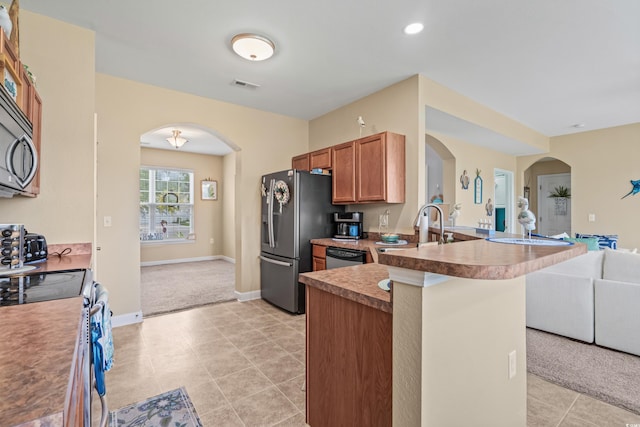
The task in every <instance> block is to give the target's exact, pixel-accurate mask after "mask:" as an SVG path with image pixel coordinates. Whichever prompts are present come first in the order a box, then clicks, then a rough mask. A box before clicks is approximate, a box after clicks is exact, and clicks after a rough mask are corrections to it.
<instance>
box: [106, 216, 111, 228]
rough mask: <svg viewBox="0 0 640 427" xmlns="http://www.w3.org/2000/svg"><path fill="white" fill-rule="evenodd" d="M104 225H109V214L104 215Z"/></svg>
mask: <svg viewBox="0 0 640 427" xmlns="http://www.w3.org/2000/svg"><path fill="white" fill-rule="evenodd" d="M104 226H105V227H111V217H110V216H105V217H104Z"/></svg>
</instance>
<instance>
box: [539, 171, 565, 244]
mask: <svg viewBox="0 0 640 427" xmlns="http://www.w3.org/2000/svg"><path fill="white" fill-rule="evenodd" d="M559 186H563V187H566V188H568V189H569V192H571V191H570V190H571V174H569V173H559V174H553V175H540V176H538V228H537V232H538V234H542V235H544V236H554V235H556V234H562V233H567V234H568V235H571V198H564V197H562V198H559V197H549V196H550V195H551V194H552V193H553V192H554V189H556V188H557V187H559Z"/></svg>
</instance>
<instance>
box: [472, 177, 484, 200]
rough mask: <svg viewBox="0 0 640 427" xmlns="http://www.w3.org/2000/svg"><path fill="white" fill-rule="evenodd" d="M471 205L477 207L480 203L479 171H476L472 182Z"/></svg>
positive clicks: (480, 183)
mask: <svg viewBox="0 0 640 427" xmlns="http://www.w3.org/2000/svg"><path fill="white" fill-rule="evenodd" d="M473 184H474V188H473V203H475V204H476V205H479V204H481V203H482V178H480V169H476V179H475V180H474V181H473Z"/></svg>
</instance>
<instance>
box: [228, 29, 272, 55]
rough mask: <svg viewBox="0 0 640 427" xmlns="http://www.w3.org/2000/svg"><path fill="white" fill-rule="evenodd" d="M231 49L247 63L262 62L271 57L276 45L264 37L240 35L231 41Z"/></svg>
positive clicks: (248, 34)
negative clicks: (247, 61)
mask: <svg viewBox="0 0 640 427" xmlns="http://www.w3.org/2000/svg"><path fill="white" fill-rule="evenodd" d="M231 48H232V49H233V51H234V52H235V53H237V54H238V55H239V56H241V57H243V58H244V59H248V60H249V61H264V60H265V59H269V58H271V57H272V56H273V53H274V52H275V50H276V45H275V44H274V43H273V42H272V41H271V40H269V39H268V38H266V37H264V36H259V35H257V34H250V33H242V34H238V35H236V36H234V37H233V38H232V39H231Z"/></svg>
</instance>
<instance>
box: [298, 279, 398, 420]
mask: <svg viewBox="0 0 640 427" xmlns="http://www.w3.org/2000/svg"><path fill="white" fill-rule="evenodd" d="M306 298H307V307H306V313H307V314H306V316H307V341H306V350H307V351H306V354H307V383H306V388H307V401H306V403H307V405H306V408H307V424H309V425H311V426H391V416H392V412H391V401H392V399H391V388H392V359H391V350H392V332H393V331H392V322H391V321H392V314H391V313H387V312H384V311H381V310H378V309H376V308H373V307H370V306H367V305H364V304H360V303H357V302H355V301H352V300H350V299H347V298H343V297H340V296H337V295H334V294H331V293H328V292H325V291H322V290H320V289H318V288H315V287H311V286H307V293H306Z"/></svg>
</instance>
